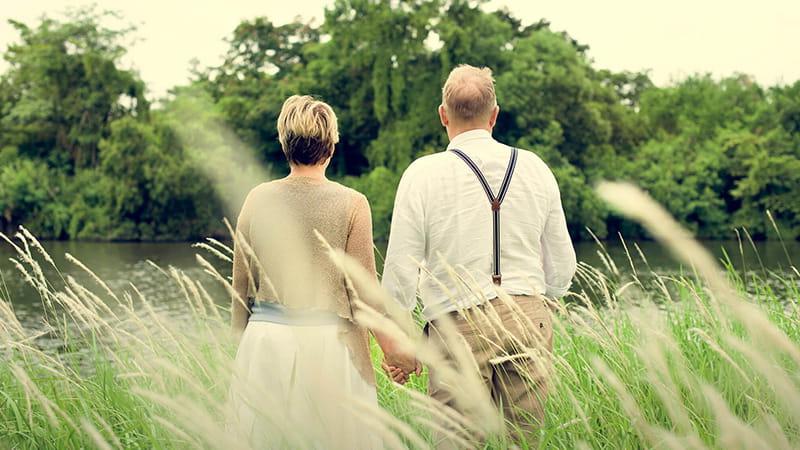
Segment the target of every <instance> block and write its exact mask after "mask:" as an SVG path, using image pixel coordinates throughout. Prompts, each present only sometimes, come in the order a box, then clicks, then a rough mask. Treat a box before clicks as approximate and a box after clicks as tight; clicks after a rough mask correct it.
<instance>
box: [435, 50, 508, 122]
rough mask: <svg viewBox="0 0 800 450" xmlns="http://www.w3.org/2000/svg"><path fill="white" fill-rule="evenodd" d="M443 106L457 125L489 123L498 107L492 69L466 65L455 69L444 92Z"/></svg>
mask: <svg viewBox="0 0 800 450" xmlns="http://www.w3.org/2000/svg"><path fill="white" fill-rule="evenodd" d="M442 104H443V105H444V108H445V111H447V116H448V117H449V118H450V119H451V120H455V121H457V122H474V121H477V120H483V119H488V118H489V116H490V115H491V113H492V110H494V107H495V106H497V97H496V96H495V93H494V78H493V77H492V69H489V68H488V67H481V68H477V67H474V66H470V65H467V64H462V65H460V66H458V67H456V68H455V69H453V70H452V71H451V72H450V75H449V76H448V77H447V81H446V82H445V83H444V87H443V88H442Z"/></svg>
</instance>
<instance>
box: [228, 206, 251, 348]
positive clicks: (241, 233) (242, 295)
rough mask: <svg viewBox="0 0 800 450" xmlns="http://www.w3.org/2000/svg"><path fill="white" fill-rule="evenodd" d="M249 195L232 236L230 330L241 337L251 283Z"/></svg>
mask: <svg viewBox="0 0 800 450" xmlns="http://www.w3.org/2000/svg"><path fill="white" fill-rule="evenodd" d="M249 201H250V195H248V196H247V198H246V199H245V201H244V205H242V210H241V212H240V213H239V218H238V219H237V220H236V232H235V233H236V235H235V236H233V283H232V285H233V290H234V292H235V295H233V298H232V299H231V330H232V331H233V333H234V335H235V336H237V337H238V336H241V334H242V333H243V332H244V329H245V327H247V320H248V319H249V317H250V310H249V309H248V306H247V300H248V296H249V295H250V293H251V292H250V285H251V283H253V271H252V267H251V263H252V261H251V258H250V254H249V252H248V251H247V250H246V247H249V246H250V207H249Z"/></svg>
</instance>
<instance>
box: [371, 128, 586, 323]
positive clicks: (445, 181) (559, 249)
mask: <svg viewBox="0 0 800 450" xmlns="http://www.w3.org/2000/svg"><path fill="white" fill-rule="evenodd" d="M453 148H457V149H459V150H461V151H463V152H464V153H465V154H466V155H467V156H468V157H469V158H470V159H471V160H472V161H474V162H475V164H476V165H477V167H478V168H479V169H480V171H481V172H482V174H483V175H484V176H485V178H486V180H487V182H488V184H489V186H490V187H491V189H492V191H493V193H494V194H495V195H496V194H497V193H498V191H499V190H500V185H501V183H502V180H503V177H504V175H505V173H506V169H507V166H508V163H509V156H510V153H511V148H510V147H508V146H505V145H503V144H501V143H499V142H497V141H495V140H494V139H492V137H491V134H490V133H489V132H488V131H486V130H472V131H468V132H465V133H461V134H459V135H458V136H456V137H455V138H454V139H453V141H452V142H451V143H450V146H449V147H448V150H449V149H453ZM492 221H493V219H492V210H491V205H490V201H489V199H488V197H487V195H486V193H485V191H484V189H483V188H482V186H481V184H480V182H479V181H478V178H477V177H476V175H475V173H473V171H472V170H471V169H470V168H469V166H468V165H467V164H466V163H465V162H464V161H462V160H461V159H460V158H459V157H458V156H457V155H456V154H455V153H454V152H452V151H445V152H441V153H437V154H434V155H429V156H425V157H423V158H420V159H418V160H417V161H415V162H414V163H413V164H412V165H411V166H410V167H409V168H408V169H407V170H406V173H405V174H404V175H403V179H402V180H401V182H400V186H399V188H398V193H397V199H396V202H395V209H394V217H393V220H392V229H391V232H390V238H389V248H388V250H387V257H386V262H385V268H384V278H383V284H384V286H385V287H386V288H387V289H388V290H389V292H390V293H391V294H393V295H394V296H395V297H396V298H397V299H398V300H400V301H401V302H402V303H404V304H405V305H407V306H409V307H413V305H414V303H415V290H416V285H417V280H418V279H419V292H420V296H421V298H422V300H423V302H424V305H425V309H424V313H425V316H426V317H427V318H428V319H432V318H435V317H437V316H439V315H441V314H443V313H445V312H449V311H452V310H454V309H456V308H457V307H468V306H471V305H474V304H478V303H480V302H481V301H482V300H484V299H491V298H493V297H496V293H495V292H496V291H495V288H494V286H493V285H492V278H491V275H492V272H493V251H492V247H493V234H492ZM499 236H500V268H501V273H502V288H503V289H504V290H505V291H506V292H508V293H509V294H518V295H521V294H536V293H540V294H545V293H546V294H547V295H551V296H560V295H563V294H564V293H565V292H566V290H567V288H568V287H569V283H570V280H571V278H572V276H573V274H574V271H575V253H574V250H573V248H572V244H571V241H570V238H569V235H568V234H567V229H566V222H565V219H564V213H563V210H562V208H561V201H560V197H559V191H558V185H557V183H556V180H555V178H554V177H553V174H552V172H551V171H550V169H549V168H548V167H547V166H546V165H545V164H544V162H542V160H541V159H539V157H537V156H536V155H534V154H533V153H531V152H527V151H524V150H522V151H519V152H518V158H517V164H516V168H515V171H514V173H513V176H512V178H511V182H510V185H509V188H508V192H507V194H506V196H505V198H504V200H503V203H502V207H501V209H500V227H499ZM412 259H413V260H416V261H419V262H424V269H423V270H422V272H421V274H419V275H418V269H419V266H417V265H415V264H414V263H413V261H412ZM450 269H454V270H455V272H456V273H457V275H458V277H459V278H460V279H461V281H460V282H456V281H455V280H454V279H453V274H452V273H449V272H448V271H449V270H450ZM418 276H419V278H418ZM476 294H477V295H476Z"/></svg>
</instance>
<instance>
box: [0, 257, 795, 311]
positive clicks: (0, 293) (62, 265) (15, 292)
mask: <svg viewBox="0 0 800 450" xmlns="http://www.w3.org/2000/svg"><path fill="white" fill-rule="evenodd" d="M627 244H628V248H629V249H631V250H632V253H633V258H634V264H635V265H636V266H637V269H638V270H639V271H640V272H646V271H648V270H649V269H648V268H647V266H646V265H645V263H644V262H642V260H641V258H639V257H638V252H637V251H635V250H634V248H633V242H628V243H627ZM638 245H639V247H640V249H641V251H642V253H643V254H644V255H645V256H646V258H647V264H649V268H650V269H652V270H655V271H658V272H676V271H677V270H678V269H679V264H678V263H677V262H676V261H675V260H674V259H673V258H672V257H671V255H670V254H669V253H668V252H667V251H665V250H664V248H662V247H661V246H660V245H659V244H658V243H656V242H652V241H643V242H638ZM704 245H705V246H706V248H708V249H709V250H711V251H712V252H713V253H714V254H715V255H716V256H718V257H720V258H721V257H722V256H723V254H724V252H727V254H728V255H730V257H731V260H732V262H733V264H734V266H735V267H736V269H737V270H739V271H743V272H749V271H757V272H761V271H763V270H768V271H777V272H788V270H789V267H790V260H796V259H798V258H800V243H798V242H789V243H786V244H785V246H784V245H782V244H781V243H780V242H774V241H771V242H758V243H756V244H755V250H754V249H753V248H752V246H751V245H750V244H749V243H747V242H745V243H744V245H743V252H740V247H739V243H738V242H735V241H712V242H705V243H704ZM44 246H45V248H46V249H47V251H48V252H49V253H50V254H51V255H52V256H53V259H54V260H55V262H56V265H57V266H59V269H60V272H61V273H60V276H63V277H64V278H66V277H67V276H72V277H74V278H75V279H77V280H78V281H79V282H80V283H82V284H84V285H86V286H87V287H90V288H97V285H96V284H95V283H94V282H93V281H92V280H91V278H90V276H89V275H88V274H86V273H85V272H84V271H83V270H82V269H80V268H79V267H78V266H76V265H75V264H72V263H70V262H68V261H67V260H66V258H65V256H64V255H65V253H69V254H71V255H73V256H74V257H76V258H77V259H79V260H80V261H82V262H83V263H84V264H86V266H88V267H89V268H90V269H92V270H93V271H94V272H95V273H96V274H97V275H98V276H99V277H100V278H101V279H103V280H104V281H105V282H106V283H107V284H108V285H109V286H110V287H111V289H112V290H114V291H115V292H117V293H120V292H124V291H128V292H130V291H131V288H130V284H133V285H135V286H136V287H137V288H138V290H139V291H140V292H141V293H142V294H143V295H144V296H145V297H146V298H147V299H148V300H149V301H150V302H151V303H152V304H153V305H154V306H155V307H156V308H157V309H159V310H161V311H166V312H169V313H174V314H176V315H178V314H180V313H181V311H182V309H183V308H184V307H185V304H184V301H183V296H182V294H181V293H180V292H179V291H178V289H177V288H176V287H175V284H174V283H172V282H170V281H169V280H168V279H167V277H166V276H165V275H164V274H162V273H161V272H159V270H158V269H156V268H154V267H153V266H152V265H151V264H149V263H148V262H147V261H148V260H150V261H152V262H154V263H155V264H157V265H159V266H161V267H163V268H167V267H169V266H172V267H175V268H178V269H180V270H182V271H184V272H185V273H186V274H187V275H188V276H190V277H192V278H194V279H199V280H202V281H203V285H204V286H205V287H206V289H207V290H208V291H209V293H210V294H211V295H212V296H213V297H214V298H215V299H216V300H217V302H218V303H220V304H224V303H227V302H228V297H227V295H226V294H225V291H224V290H223V289H222V287H221V286H220V285H219V283H218V282H216V281H214V280H213V279H212V278H211V277H210V276H209V275H207V274H206V273H205V272H204V270H203V269H202V268H201V267H200V265H199V264H198V263H197V261H196V258H195V255H196V254H198V253H200V254H202V255H203V256H204V257H206V259H208V260H209V261H212V262H213V263H214V265H215V266H216V267H217V268H218V270H219V271H220V273H222V274H223V275H225V276H228V275H229V274H230V266H229V264H226V263H224V262H223V261H221V260H219V259H217V258H215V257H214V256H213V255H211V254H210V253H208V252H207V251H204V250H201V249H198V248H193V247H192V246H191V244H188V243H93V242H45V243H44ZM384 246H385V244H384V245H379V248H381V249H383V248H384ZM603 246H604V247H605V248H606V250H607V251H608V253H609V254H610V255H611V257H612V259H613V260H614V261H615V262H616V265H617V267H618V269H619V270H620V271H622V272H629V271H630V270H631V269H630V263H629V262H628V257H627V256H626V253H625V248H624V246H623V245H622V243H621V242H619V241H608V242H604V243H603ZM599 248H600V247H599V246H598V245H597V244H596V243H592V242H581V243H578V244H577V245H576V251H577V254H578V259H579V261H583V262H585V263H588V264H591V265H594V266H598V267H601V266H602V264H603V263H602V258H601V257H600V256H599V254H598V251H599ZM12 256H14V253H13V251H12V249H11V247H10V246H9V245H8V244H7V243H5V242H2V241H0V297H2V298H7V299H10V300H11V301H12V303H13V306H14V308H15V310H16V312H17V315H18V316H19V317H20V318H22V319H23V322H26V323H33V322H36V321H37V320H38V317H39V315H40V314H41V310H42V307H41V302H40V299H39V296H38V294H37V293H36V291H35V290H34V289H33V288H31V287H30V286H27V285H26V284H25V283H24V282H23V280H22V277H21V276H20V275H19V272H18V271H17V269H16V268H15V267H14V264H13V263H12V262H11V261H9V258H11V257H12ZM378 259H379V261H380V260H381V258H380V257H379V258H378ZM794 263H795V264H796V263H797V262H796V261H794ZM44 269H45V272H46V274H47V276H48V278H49V279H51V280H53V281H54V282H55V281H56V280H58V281H60V276H59V273H58V272H56V270H54V269H52V268H50V267H47V266H45V267H44ZM56 284H58V283H56Z"/></svg>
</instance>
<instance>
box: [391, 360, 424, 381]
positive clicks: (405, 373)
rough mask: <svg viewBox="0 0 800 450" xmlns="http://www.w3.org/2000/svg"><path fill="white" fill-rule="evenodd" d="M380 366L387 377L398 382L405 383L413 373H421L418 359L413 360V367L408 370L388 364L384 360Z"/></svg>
mask: <svg viewBox="0 0 800 450" xmlns="http://www.w3.org/2000/svg"><path fill="white" fill-rule="evenodd" d="M381 367H383V370H384V372H386V375H388V376H389V378H391V379H392V381H394V382H395V383H398V384H406V383H407V382H408V377H409V376H410V375H411V374H412V373H414V374H416V375H418V376H419V375H421V374H422V364H421V363H420V362H419V361H418V360H416V359H415V360H414V365H413V368H412V369H410V370H408V369H406V370H404V369H403V368H401V367H397V366H393V365H390V364H389V363H388V362H386V360H384V361H383V363H381Z"/></svg>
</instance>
